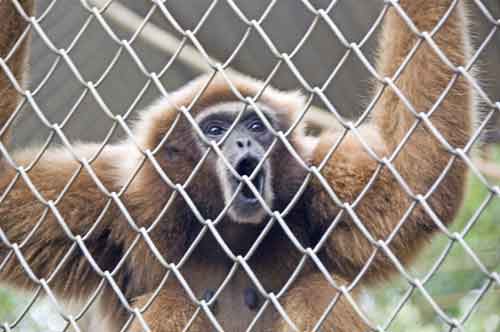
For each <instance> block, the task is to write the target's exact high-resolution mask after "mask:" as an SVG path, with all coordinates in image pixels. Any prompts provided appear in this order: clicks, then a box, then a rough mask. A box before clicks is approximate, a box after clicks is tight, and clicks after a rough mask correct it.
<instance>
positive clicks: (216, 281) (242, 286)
mask: <svg viewBox="0 0 500 332" xmlns="http://www.w3.org/2000/svg"><path fill="white" fill-rule="evenodd" d="M286 259H287V260H288V259H291V257H288V258H286ZM266 261H267V260H266ZM260 263H264V262H259V263H258V264H252V262H250V264H249V265H250V267H251V269H252V271H253V273H254V275H255V277H256V278H257V279H258V280H259V282H260V283H261V284H262V286H263V287H264V288H265V291H266V292H267V293H271V292H272V293H274V294H276V293H277V292H279V291H280V289H281V288H282V287H283V285H284V284H285V283H286V282H287V281H288V278H289V277H290V275H291V274H292V273H293V270H292V269H290V267H289V263H291V262H284V260H283V259H282V261H279V260H276V261H274V262H270V261H267V262H265V266H264V265H262V264H260ZM294 263H298V261H297V262H294ZM294 266H296V264H295V265H294ZM181 273H182V274H183V277H184V278H185V279H186V281H187V283H188V284H189V286H190V287H191V289H192V290H193V292H194V294H195V295H196V296H197V297H198V298H199V299H201V298H205V299H206V300H208V299H209V298H211V297H213V296H214V295H215V294H216V292H219V293H218V294H217V297H216V301H215V302H214V303H213V304H212V306H211V307H210V309H211V310H212V313H214V316H215V318H216V319H217V321H218V323H219V324H220V325H221V326H222V328H223V329H224V331H226V332H241V331H246V330H247V329H248V327H249V326H250V325H251V324H254V325H252V326H253V328H252V329H251V330H252V331H255V332H267V331H270V330H271V327H272V324H273V323H274V322H276V320H277V319H278V318H279V314H278V312H277V311H276V309H275V307H274V305H273V304H272V303H271V302H270V301H266V298H265V296H264V295H263V294H261V293H260V292H259V290H258V289H257V286H256V285H255V284H254V282H253V281H252V279H251V278H250V276H249V274H248V273H247V272H246V271H245V270H244V269H243V267H242V266H241V265H239V266H238V267H237V268H235V267H234V266H233V265H232V264H222V263H214V262H210V261H206V260H205V261H203V260H202V259H201V258H197V259H194V260H193V261H192V262H190V263H188V264H187V266H186V267H185V268H183V269H181ZM266 302H268V303H267V304H266ZM257 315H258V316H259V317H258V318H257V319H256V316H257ZM254 320H255V322H253V321H254ZM252 322H253V323H252ZM212 330H216V329H215V328H213V329H212Z"/></svg>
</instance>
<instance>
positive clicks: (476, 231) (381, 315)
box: [366, 148, 500, 332]
mask: <svg viewBox="0 0 500 332" xmlns="http://www.w3.org/2000/svg"><path fill="white" fill-rule="evenodd" d="M493 155H494V156H493V158H494V160H495V161H497V162H498V163H500V148H497V149H496V150H495V151H494V153H493ZM489 184H493V185H498V182H497V183H495V182H492V181H491V180H490V181H489ZM485 202H488V203H487V205H486V206H485V208H484V209H483V210H481V208H480V207H481V206H482V205H483V204H484V203H485ZM478 211H482V212H481V213H480V214H479V218H477V220H476V221H475V223H474V224H473V225H472V227H470V229H469V231H468V232H466V235H465V236H464V240H465V242H466V244H467V245H468V247H469V248H470V250H471V251H472V252H473V254H474V255H475V258H473V256H471V255H470V254H469V253H468V251H467V250H465V249H464V247H463V246H462V245H461V244H460V243H459V242H455V243H454V244H453V246H452V249H451V250H450V252H449V254H448V256H447V257H446V258H445V260H444V262H443V264H442V265H441V266H440V267H439V268H438V269H437V270H436V272H435V274H433V275H432V277H431V278H430V279H429V280H428V282H427V283H425V284H424V287H425V289H426V291H427V292H428V295H430V297H431V298H432V300H433V301H434V302H435V303H436V304H437V306H439V308H440V309H441V310H442V311H443V312H444V313H445V314H446V315H447V316H448V318H450V319H456V320H458V321H461V320H462V319H464V317H465V318H467V317H468V318H467V319H466V320H465V323H464V324H463V326H464V328H465V331H467V332H499V331H500V285H498V284H495V282H493V283H492V284H491V287H490V288H489V289H488V291H487V292H486V294H485V295H484V296H483V297H482V298H481V300H480V301H479V303H478V304H477V305H474V302H475V300H476V299H477V298H478V296H480V294H481V289H483V288H484V287H487V282H488V277H487V275H486V274H485V273H483V272H482V271H481V268H480V265H478V264H477V263H476V261H475V259H478V260H479V261H480V262H481V264H483V266H484V267H485V268H486V269H487V271H489V272H490V273H492V272H497V273H500V198H499V197H498V196H495V195H492V193H491V192H490V191H489V190H488V188H487V187H486V186H485V185H484V184H483V183H482V182H481V181H480V179H478V178H477V177H476V176H474V175H471V177H470V179H469V186H468V193H467V196H466V199H465V202H464V206H463V208H462V210H461V212H460V214H459V216H458V218H457V220H455V222H454V223H453V225H452V226H451V227H450V228H449V229H450V233H455V232H457V233H462V232H464V230H466V229H468V228H469V225H470V223H471V220H475V219H474V216H475V215H476V214H477V213H478ZM449 244H450V240H449V239H448V238H447V237H446V236H445V235H439V236H437V237H436V238H435V239H434V240H433V242H432V244H431V245H430V247H429V248H428V249H427V250H425V251H424V253H423V254H422V255H421V256H420V258H419V259H418V261H417V263H416V264H415V265H414V266H412V268H411V269H409V270H408V271H409V272H410V274H411V276H412V277H414V278H419V279H420V280H423V279H425V278H426V276H427V274H428V272H429V271H430V270H431V269H432V267H433V265H434V264H435V263H436V262H437V261H438V259H439V258H440V256H441V255H442V253H443V251H444V250H445V249H446V248H447V246H448V245H449ZM409 289H410V285H409V283H408V282H406V281H404V280H399V281H397V282H395V283H393V284H391V287H390V288H389V287H387V286H384V287H381V289H378V290H376V291H375V292H374V293H375V296H374V298H371V297H370V300H369V301H366V302H368V304H367V306H366V313H367V314H368V315H369V317H370V318H372V319H373V320H374V321H375V322H377V323H378V324H379V325H380V326H386V324H387V323H388V320H389V319H390V317H391V315H392V312H393V311H394V310H396V309H397V307H398V304H399V302H401V301H402V300H403V298H404V296H405V294H406V293H407V292H408V290H409ZM471 308H473V310H472V314H471V315H470V316H468V314H469V312H471ZM387 330H388V331H394V332H400V331H401V332H403V331H404V332H412V331H415V332H416V331H418V332H438V331H439V332H441V331H449V325H447V324H446V323H445V322H444V321H443V320H442V319H440V314H438V313H437V311H436V309H434V308H433V306H432V305H431V304H430V302H429V301H428V300H427V299H426V297H425V296H424V295H423V294H422V292H421V291H419V290H418V289H415V291H414V292H413V293H412V294H411V296H410V297H409V299H408V301H407V302H406V304H405V305H404V306H403V307H402V310H401V311H400V312H399V313H398V315H396V317H395V319H394V321H393V322H392V324H390V325H389V327H388V329H387Z"/></svg>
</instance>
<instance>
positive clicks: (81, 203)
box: [0, 0, 475, 332]
mask: <svg viewBox="0 0 500 332" xmlns="http://www.w3.org/2000/svg"><path fill="white" fill-rule="evenodd" d="M21 3H22V5H23V8H24V10H25V12H26V13H27V15H33V2H32V1H21ZM398 3H399V6H401V8H402V9H403V11H404V12H405V13H406V15H408V17H409V18H410V19H411V21H412V22H413V24H414V26H411V27H410V26H408V25H407V23H406V21H405V20H404V19H402V17H401V16H400V15H401V13H400V12H399V11H398V10H396V9H395V8H394V7H393V6H392V5H391V6H389V9H388V11H387V13H386V16H385V18H384V21H383V24H382V29H381V32H380V38H379V41H378V54H377V60H376V66H375V70H376V73H377V75H378V77H379V80H378V86H379V88H383V92H382V94H381V96H380V98H379V99H378V101H377V102H376V106H375V107H374V109H373V110H372V113H371V117H370V119H369V121H366V123H365V124H363V125H362V126H361V127H359V128H357V131H356V132H355V131H352V130H349V131H347V132H344V130H342V131H332V132H325V133H324V134H322V135H321V136H320V137H318V138H316V139H312V138H310V137H306V136H305V134H304V131H303V130H302V129H303V128H302V126H301V125H299V126H296V127H293V125H294V123H295V122H296V121H297V120H298V118H299V117H300V114H301V112H302V111H303V109H304V107H305V106H304V105H305V100H304V98H303V97H302V96H301V95H300V93H298V92H283V91H279V90H277V89H274V88H271V87H267V88H266V89H264V91H263V92H262V94H261V95H260V97H259V98H258V100H257V102H256V103H249V102H248V101H247V99H245V98H246V97H250V98H252V97H254V96H256V95H257V94H259V93H260V90H261V89H262V87H263V86H264V83H263V82H260V81H257V80H254V79H252V78H248V77H244V76H241V75H236V74H231V75H228V76H227V77H228V78H229V80H230V81H231V82H232V85H233V86H234V87H235V88H236V89H237V90H238V92H239V94H241V96H243V97H244V98H243V99H242V98H241V96H238V94H237V93H235V91H234V90H233V89H232V88H230V85H229V84H228V83H227V81H226V78H225V76H224V75H221V74H220V73H216V74H213V75H208V76H207V75H206V76H202V77H200V78H198V79H195V80H194V81H191V82H189V83H188V84H186V85H185V86H184V87H182V88H180V89H179V90H177V91H175V92H173V93H172V94H171V95H170V96H169V98H165V99H162V100H159V101H158V102H156V103H155V104H154V105H152V106H151V107H149V108H147V109H145V110H144V111H142V112H141V113H140V117H139V119H138V120H137V122H136V123H134V124H133V128H132V133H133V138H131V137H129V138H127V139H125V140H123V141H121V142H119V143H116V144H114V145H108V146H106V147H105V148H104V149H103V150H102V152H101V153H100V154H99V155H98V157H97V158H96V159H95V160H92V162H91V163H89V165H90V168H91V169H92V172H90V171H89V167H87V166H85V165H84V164H85V162H84V161H85V160H88V159H89V158H90V157H91V156H92V155H93V153H95V151H97V150H98V145H94V144H82V143H79V144H75V145H74V146H73V149H72V150H73V153H74V154H73V153H71V152H70V151H68V149H66V148H64V147H55V148H50V149H49V150H47V151H46V152H45V153H44V154H43V156H42V157H41V158H40V160H39V161H38V162H37V163H36V165H35V166H34V167H32V168H29V169H27V170H26V171H25V172H26V176H17V174H19V173H22V172H23V169H22V168H17V169H16V166H20V165H21V166H22V165H26V164H28V163H29V162H30V161H32V160H33V158H34V157H35V154H36V153H35V152H34V151H35V150H33V149H23V150H21V151H19V152H12V151H10V150H9V149H8V148H7V147H8V137H7V136H8V135H7V131H6V130H4V131H3V132H4V134H5V135H4V137H3V141H2V144H3V146H4V147H5V148H6V149H7V151H10V152H9V158H7V157H6V156H5V153H2V155H3V156H2V163H3V164H2V170H1V176H0V229H1V231H2V232H3V234H4V235H5V238H6V241H0V280H1V282H2V283H6V284H8V285H11V286H14V287H20V288H23V289H33V288H34V287H37V286H39V284H41V283H42V282H46V283H47V284H48V286H49V287H50V289H51V290H52V291H53V292H54V293H55V295H56V296H57V298H58V299H59V300H83V301H85V300H86V299H88V298H89V297H90V296H91V295H92V294H94V292H96V290H99V294H100V295H99V303H100V305H101V310H102V312H103V313H104V314H105V316H106V317H107V318H106V319H107V320H108V321H110V322H111V326H112V327H111V328H110V329H111V330H112V331H119V330H121V329H122V328H123V327H124V326H125V328H126V329H127V328H128V330H130V331H142V330H143V329H142V327H141V326H142V325H141V319H142V318H143V319H144V322H145V323H147V324H148V326H149V328H150V329H151V330H152V331H156V332H160V331H161V332H174V331H182V330H183V329H184V328H185V327H186V326H187V324H188V323H189V324H190V327H189V329H188V330H189V331H194V332H197V331H200V332H202V331H203V332H206V331H209V330H213V329H215V327H214V326H213V325H212V321H213V320H216V321H217V322H218V324H220V327H222V328H223V329H224V331H245V330H247V328H248V326H249V325H250V324H254V325H253V329H252V331H290V330H292V328H291V326H290V325H289V324H288V323H287V322H286V319H283V316H282V313H280V312H278V310H276V304H277V303H279V306H280V307H281V309H282V310H283V311H284V312H286V314H287V315H288V317H289V319H290V320H291V321H292V322H293V323H294V324H295V325H296V327H297V328H298V329H299V330H300V331H306V330H307V331H309V330H312V329H313V328H314V327H315V325H316V324H317V322H318V320H319V319H320V318H321V317H322V316H323V314H325V313H326V319H325V320H324V321H323V324H322V326H321V329H322V330H324V331H341V332H347V331H349V332H352V331H365V330H367V325H366V322H365V320H364V319H363V318H362V317H360V315H359V313H358V312H357V310H356V309H355V308H353V306H352V305H351V303H350V300H349V298H348V297H346V296H345V294H344V293H341V292H340V289H344V288H340V287H341V286H347V285H350V283H352V282H353V281H354V280H356V285H361V286H362V285H374V284H375V282H376V281H383V280H386V279H387V278H388V277H390V276H392V275H393V274H394V273H395V272H396V271H397V267H396V264H395V261H394V259H397V260H398V261H399V262H401V264H403V266H406V265H407V264H409V262H411V260H412V258H413V257H414V256H415V255H416V254H417V253H418V252H419V251H420V249H421V248H422V247H423V246H424V244H425V243H426V241H427V240H429V239H430V237H431V235H432V234H434V233H436V231H437V230H438V229H439V228H440V227H441V226H442V225H447V224H449V223H450V222H451V221H452V220H453V218H454V217H455V214H456V213H457V210H458V209H459V207H460V205H461V202H462V199H463V194H464V182H465V178H466V165H465V163H464V162H462V161H461V160H460V158H455V153H454V150H450V149H449V146H451V147H452V148H454V149H458V148H463V147H464V146H465V145H466V144H467V143H468V141H469V139H470V137H471V132H472V129H473V128H472V115H473V111H474V107H475V106H474V105H475V104H474V94H473V91H472V88H471V87H470V86H469V84H468V83H467V80H466V79H465V78H464V77H463V75H461V74H460V72H459V70H457V69H455V68H452V67H451V66H449V65H448V64H447V62H445V61H443V60H442V58H441V55H439V54H437V53H436V52H435V50H434V48H433V47H432V46H430V44H429V42H428V40H427V39H426V38H427V37H426V35H425V34H423V32H431V31H433V29H435V28H436V26H438V25H440V24H441V23H440V20H442V18H443V17H444V16H445V15H446V14H447V13H448V12H449V16H448V17H447V18H446V20H445V21H444V23H442V26H440V27H439V29H437V30H436V31H435V33H434V34H432V35H431V36H430V37H431V38H432V41H433V43H435V44H436V45H437V46H438V47H439V48H440V50H441V51H442V52H443V54H444V55H445V56H446V58H447V59H448V60H449V63H451V64H453V65H454V66H456V67H458V66H465V65H466V63H467V61H468V59H470V56H471V46H470V40H469V38H470V37H469V33H468V27H467V19H466V13H465V8H464V7H465V5H464V4H463V1H459V2H458V3H457V2H456V1H452V0H400V1H399V2H398ZM0 16H1V17H2V20H1V21H0V47H1V56H2V58H3V57H5V56H6V54H7V53H8V52H9V50H10V48H11V47H12V46H13V45H14V44H15V43H16V41H17V40H18V38H19V36H20V35H21V33H22V32H23V31H24V29H25V28H26V26H27V23H26V22H25V21H24V20H23V19H22V18H21V15H19V14H18V13H17V10H16V9H15V8H14V7H13V6H12V5H11V3H10V2H9V1H2V2H0ZM5 18H6V19H5ZM415 29H416V30H415ZM416 32H418V34H417V33H416ZM418 43H420V45H419V46H418V48H417V49H416V50H413V48H414V47H415V45H417V44H418ZM26 44H27V41H24V43H23V44H21V45H18V46H19V48H18V51H17V52H16V53H15V54H14V55H13V56H12V57H11V58H10V61H9V62H8V63H7V65H8V67H9V68H10V69H9V70H10V72H11V73H12V75H11V76H13V77H15V78H16V79H17V81H18V82H19V84H21V82H22V78H23V72H24V71H25V67H24V63H25V62H26V61H25V56H26V54H27V45H26ZM412 50H413V51H412ZM412 52H413V53H414V54H413V56H412V57H411V59H410V60H409V61H408V62H407V64H405V65H404V68H402V70H400V67H401V65H402V64H403V63H405V62H406V59H407V57H408V55H409V54H410V53H412ZM324 56H327V55H324ZM389 79H392V80H393V84H392V83H391V81H390V80H389ZM0 84H1V85H0V91H2V95H1V96H2V97H1V99H0V105H1V108H0V120H1V122H0V128H3V127H4V126H6V125H5V124H6V123H7V122H8V120H7V119H10V118H11V116H12V114H13V112H14V109H15V108H16V105H17V103H18V102H19V101H20V98H21V96H20V95H19V94H18V92H17V90H16V89H15V88H14V86H13V84H12V83H11V81H10V79H8V78H7V75H6V73H5V71H3V70H2V76H1V77H0ZM382 86H383V87H382ZM401 96H404V97H405V98H406V100H403V99H402V98H401ZM55 97H56V96H55ZM431 110H432V111H431ZM425 117H428V120H429V121H428V122H427V121H423V119H424V118H425ZM429 123H430V124H431V125H432V127H433V128H432V127H431V126H429ZM269 125H270V126H269ZM436 132H439V133H440V135H441V137H440V138H439V139H438V138H437V137H436V134H435V133H436ZM276 133H281V134H279V135H276ZM282 134H283V135H286V138H287V140H288V142H289V145H287V144H285V143H284V141H283V140H281V139H280V138H279V137H278V136H280V135H282ZM403 141H405V143H404V144H401V142H403ZM444 141H446V144H443V142H444ZM215 146H217V148H215ZM332 147H335V148H334V149H333V150H332ZM332 151H333V152H332ZM75 156H76V157H77V158H78V160H77V159H76V158H75ZM222 156H223V158H222ZM298 157H300V158H298ZM301 160H302V161H301ZM12 161H14V164H13V163H12ZM312 166H315V167H316V168H315V169H316V170H319V172H320V173H321V175H322V179H319V178H318V177H317V176H316V175H315V172H313V171H314V168H312ZM195 168H196V172H195V173H194V175H192V173H193V170H194V169H195ZM250 183H251V185H250ZM63 191H64V192H65V194H64V195H61V192H63ZM206 220H211V221H215V223H214V224H213V225H210V227H205V225H204V223H205V221H206ZM285 226H286V227H285ZM291 234H293V236H294V237H295V239H296V240H295V242H293V241H291V240H290V236H291ZM257 240H259V245H258V246H255V247H253V244H254V243H255V242H256V241H257ZM221 243H222V244H223V245H221ZM301 247H302V248H316V247H318V248H317V249H318V250H317V251H316V255H317V257H318V259H319V260H320V261H321V265H322V266H324V267H325V268H326V269H327V270H328V273H329V277H330V278H331V280H334V281H335V283H336V284H337V286H338V288H336V287H333V286H332V284H331V283H330V281H331V280H330V281H329V280H327V278H326V277H325V275H324V274H323V272H321V271H320V269H319V268H318V265H317V264H316V262H314V260H313V259H310V258H309V257H306V258H305V259H304V257H305V256H304V252H301V250H299V249H300V248H301ZM385 248H388V249H390V252H391V253H392V255H393V256H392V255H389V254H388V252H387V251H386V249H385ZM153 249H154V250H153ZM188 251H189V254H188V255H187V258H186V259H183V257H185V255H186V252H188ZM249 252H251V255H248V253H249ZM307 252H309V253H310V251H309V250H308V251H307ZM90 257H92V260H90ZM23 260H24V261H25V262H23ZM235 260H236V261H238V262H239V263H237V264H236V263H235ZM243 261H244V262H245V263H244V264H243ZM180 262H182V264H179V263H180ZM174 265H175V267H176V268H175V269H173V268H172V267H173V266H174ZM299 265H300V266H301V269H300V272H299V273H297V274H294V271H296V269H297V267H298V266H299ZM28 267H29V269H28ZM171 270H172V272H171V273H168V272H169V271H171ZM250 270H251V271H253V272H252V273H253V275H252V278H250V277H249V274H248V272H249V271H250ZM179 272H180V274H181V275H182V276H183V279H185V281H186V282H187V285H189V291H188V290H187V289H186V287H185V284H184V280H182V279H180V278H178V273H179ZM360 273H361V276H360V275H359V274H360ZM167 274H168V278H166V276H167ZM228 274H229V275H230V278H228ZM292 275H293V278H292V279H291V282H289V283H288V281H289V280H290V278H291V277H292ZM111 277H112V278H111ZM165 278H166V281H165ZM256 280H258V283H256ZM101 286H102V287H101ZM160 286H161V288H160V291H159V292H158V293H155V291H156V290H157V289H159V287H160ZM221 286H223V287H221ZM99 287H101V288H99ZM283 287H285V288H283ZM345 289H348V288H345ZM349 289H350V288H349ZM357 289H358V287H354V289H352V290H350V294H351V296H352V298H354V299H356V294H357ZM263 290H264V291H265V292H264V291H263ZM118 293H120V294H122V295H123V297H122V299H120V297H119V296H118V295H117V294H118ZM153 294H154V295H156V296H155V298H154V300H153V301H152V302H151V303H149V301H150V299H151V298H152V296H153ZM269 294H276V295H274V296H277V297H276V298H274V297H273V295H269ZM278 295H279V296H278ZM337 297H338V301H337V302H335V305H334V306H333V309H331V308H330V309H331V310H330V309H329V305H330V304H331V303H332V301H334V300H335V301H336V299H337ZM194 298H196V299H197V300H198V301H202V300H205V301H206V303H208V306H209V308H210V313H211V314H207V311H205V310H203V309H202V310H201V311H197V310H198V309H199V308H200V307H199V306H198V305H197V303H196V301H193V299H194ZM123 299H125V300H126V303H124V301H123ZM270 301H271V302H272V303H271V302H270ZM200 303H204V302H200ZM266 303H267V304H266ZM279 306H278V307H279ZM134 308H138V310H142V309H145V310H144V312H143V313H142V318H140V317H138V316H137V315H134V310H135V309H134ZM259 311H262V313H261V317H260V319H258V320H257V321H255V322H253V323H252V320H253V319H254V317H255V315H256V314H257V312H259ZM196 312H198V315H196V316H195V317H196V318H194V319H191V318H192V317H193V314H194V313H196ZM211 315H213V316H211ZM103 322H104V321H103ZM97 326H99V325H97Z"/></svg>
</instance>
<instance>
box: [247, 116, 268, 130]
mask: <svg viewBox="0 0 500 332" xmlns="http://www.w3.org/2000/svg"><path fill="white" fill-rule="evenodd" d="M265 128H266V127H265V126H264V124H263V123H262V121H261V120H260V119H257V120H254V121H252V122H250V124H249V125H248V129H250V130H251V131H254V132H257V133H258V132H262V131H264V129H265Z"/></svg>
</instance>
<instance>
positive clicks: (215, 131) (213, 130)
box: [205, 124, 225, 136]
mask: <svg viewBox="0 0 500 332" xmlns="http://www.w3.org/2000/svg"><path fill="white" fill-rule="evenodd" d="M224 131H225V129H224V128H223V127H222V126H220V125H217V124H213V125H209V126H207V128H205V134H206V135H209V136H220V135H222V134H223V133H224Z"/></svg>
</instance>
